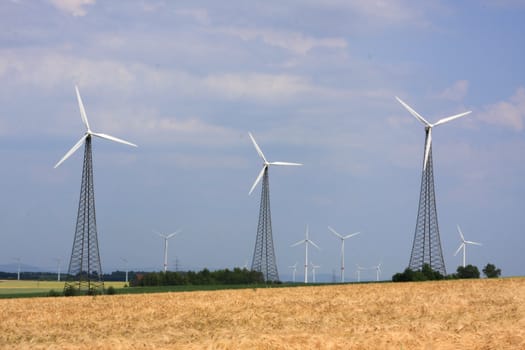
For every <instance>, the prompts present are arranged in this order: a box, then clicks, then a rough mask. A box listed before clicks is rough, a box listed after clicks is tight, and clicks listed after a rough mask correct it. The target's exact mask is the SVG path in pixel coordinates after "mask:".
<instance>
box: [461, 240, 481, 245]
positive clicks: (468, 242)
mask: <svg viewBox="0 0 525 350" xmlns="http://www.w3.org/2000/svg"><path fill="white" fill-rule="evenodd" d="M465 243H467V244H474V245H483V244H481V243H478V242H472V241H465Z"/></svg>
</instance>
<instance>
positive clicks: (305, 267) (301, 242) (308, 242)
mask: <svg viewBox="0 0 525 350" xmlns="http://www.w3.org/2000/svg"><path fill="white" fill-rule="evenodd" d="M303 243H304V283H308V244H311V245H313V246H314V247H316V248H317V249H321V248H319V246H318V245H317V244H315V242H314V241H312V240H311V239H310V238H308V225H306V233H305V239H302V240H300V241H299V242H296V243H294V244H292V245H291V247H295V246H298V245H299V244H303Z"/></svg>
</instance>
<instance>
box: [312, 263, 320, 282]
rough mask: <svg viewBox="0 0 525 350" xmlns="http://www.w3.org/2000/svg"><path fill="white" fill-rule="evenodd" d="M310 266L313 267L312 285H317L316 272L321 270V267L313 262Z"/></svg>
mask: <svg viewBox="0 0 525 350" xmlns="http://www.w3.org/2000/svg"><path fill="white" fill-rule="evenodd" d="M310 266H311V267H312V283H315V270H317V269H319V268H321V266H319V265H314V263H313V262H311V261H310Z"/></svg>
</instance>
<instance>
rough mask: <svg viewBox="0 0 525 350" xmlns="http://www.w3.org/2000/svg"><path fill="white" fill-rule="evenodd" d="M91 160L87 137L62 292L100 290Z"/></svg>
mask: <svg viewBox="0 0 525 350" xmlns="http://www.w3.org/2000/svg"><path fill="white" fill-rule="evenodd" d="M92 159H93V158H92V152H91V136H88V137H87V138H86V142H85V146H84V166H83V168H82V184H81V186H80V200H79V203H78V215H77V225H76V229H75V239H74V241H73V249H72V251H71V260H70V261H69V269H68V278H67V280H66V284H65V288H71V287H72V288H75V289H78V290H81V291H93V290H98V289H103V288H104V281H103V279H102V266H101V264H100V254H99V249H98V237H97V220H96V216H95V192H94V188H93V161H92Z"/></svg>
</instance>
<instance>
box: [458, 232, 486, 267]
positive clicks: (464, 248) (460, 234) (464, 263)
mask: <svg viewBox="0 0 525 350" xmlns="http://www.w3.org/2000/svg"><path fill="white" fill-rule="evenodd" d="M457 227H458V232H459V236H460V237H461V244H460V245H459V247H458V250H456V252H455V253H454V256H456V255H457V254H458V253H459V251H460V250H461V249H462V248H463V267H465V266H466V256H467V252H466V249H467V244H472V245H479V246H480V245H482V244H481V243H478V242H473V241H467V240H465V236H463V232H461V228H460V227H459V225H457Z"/></svg>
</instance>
